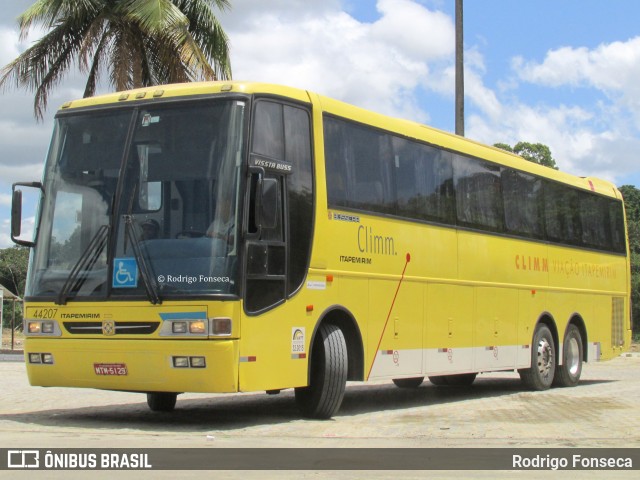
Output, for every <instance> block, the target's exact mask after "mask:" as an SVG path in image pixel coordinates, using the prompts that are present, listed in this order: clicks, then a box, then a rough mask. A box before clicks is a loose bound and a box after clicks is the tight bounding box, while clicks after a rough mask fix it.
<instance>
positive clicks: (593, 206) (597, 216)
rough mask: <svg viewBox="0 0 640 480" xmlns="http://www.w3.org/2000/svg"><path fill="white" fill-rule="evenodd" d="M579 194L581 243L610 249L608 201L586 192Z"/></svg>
mask: <svg viewBox="0 0 640 480" xmlns="http://www.w3.org/2000/svg"><path fill="white" fill-rule="evenodd" d="M579 196H580V223H581V227H582V243H583V244H584V245H585V246H587V247H592V248H600V249H611V247H612V245H611V229H610V225H611V224H610V222H609V221H608V220H609V219H608V217H609V208H608V207H609V206H608V203H609V202H608V201H607V200H605V199H604V198H602V197H597V196H595V195H591V194H589V193H587V192H580V193H579Z"/></svg>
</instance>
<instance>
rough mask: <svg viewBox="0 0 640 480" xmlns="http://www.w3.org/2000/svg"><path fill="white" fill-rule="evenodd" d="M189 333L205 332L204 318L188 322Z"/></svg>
mask: <svg viewBox="0 0 640 480" xmlns="http://www.w3.org/2000/svg"><path fill="white" fill-rule="evenodd" d="M189 333H201V334H202V333H207V324H206V323H205V322H204V320H196V321H195V322H189Z"/></svg>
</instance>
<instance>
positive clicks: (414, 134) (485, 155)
mask: <svg viewBox="0 0 640 480" xmlns="http://www.w3.org/2000/svg"><path fill="white" fill-rule="evenodd" d="M231 92H233V93H245V94H248V95H250V94H256V93H260V94H267V95H274V96H282V97H286V98H291V99H294V100H297V101H300V102H305V103H309V102H312V103H317V104H318V105H319V106H320V108H321V109H322V111H324V112H327V113H330V114H333V115H337V116H341V117H345V118H348V119H352V120H354V121H356V122H360V123H364V124H367V125H371V126H373V127H377V128H380V129H383V130H388V131H391V132H395V133H397V134H399V135H402V136H405V137H408V138H413V139H416V140H420V141H423V142H427V143H430V144H433V145H437V146H439V147H442V148H445V149H448V150H452V151H457V152H460V153H464V154H467V155H471V156H474V157H478V158H482V159H485V160H488V161H490V162H494V163H497V164H501V165H504V166H507V167H511V168H515V169H517V170H521V171H525V172H528V173H531V174H535V175H538V176H541V177H545V178H549V179H551V180H555V181H558V182H562V183H564V184H568V185H572V186H575V187H577V188H581V189H584V190H591V191H595V192H597V193H600V194H602V195H606V196H609V197H615V198H622V195H621V194H620V192H619V191H618V189H617V188H616V186H615V185H614V184H613V183H611V182H608V181H606V180H602V179H597V178H592V177H577V176H575V175H571V174H569V173H565V172H561V171H559V170H554V169H552V168H549V167H544V166H542V165H538V164H536V163H533V162H529V161H527V160H525V159H523V158H522V157H520V156H519V155H516V154H513V153H510V152H507V151H505V150H501V149H499V148H496V147H492V146H488V145H485V144H482V143H480V142H477V141H474V140H470V139H468V138H464V137H460V136H458V135H455V134H453V133H449V132H445V131H443V130H438V129H436V128H433V127H429V126H426V125H423V124H420V123H417V122H412V121H409V120H403V119H399V118H394V117H390V116H387V115H383V114H380V113H375V112H373V111H370V110H366V109H363V108H360V107H356V106H354V105H351V104H348V103H345V102H342V101H339V100H335V99H332V98H329V97H325V96H322V95H317V94H313V93H311V92H307V91H305V90H301V89H298V88H293V87H287V86H283V85H275V84H270V83H261V82H242V81H218V82H191V83H178V84H168V85H160V86H151V87H144V88H139V89H134V90H128V91H124V92H115V93H108V94H105V95H99V96H95V97H88V98H83V99H79V100H73V101H70V102H66V103H65V104H63V105H62V106H61V108H60V110H61V111H65V110H71V109H75V108H86V107H94V106H106V105H110V104H118V103H126V102H131V101H137V102H140V101H146V100H148V101H153V100H157V99H160V98H162V99H166V98H175V97H186V96H197V95H212V94H219V93H231ZM314 98H315V99H316V101H315V102H314V101H313V99H314Z"/></svg>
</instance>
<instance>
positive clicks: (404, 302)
mask: <svg viewBox="0 0 640 480" xmlns="http://www.w3.org/2000/svg"><path fill="white" fill-rule="evenodd" d="M399 282H400V279H398V280H371V281H370V283H369V287H370V290H369V304H370V306H371V317H370V320H369V340H368V350H369V351H372V352H376V353H377V354H376V357H375V363H374V365H373V369H372V371H371V377H370V378H374V377H375V378H398V377H400V376H411V375H413V376H419V375H421V374H422V363H423V362H422V355H423V351H422V338H423V322H422V319H423V318H424V314H423V310H422V308H423V305H424V300H423V292H424V289H423V287H422V285H421V284H420V283H418V282H409V281H404V282H403V283H402V285H399ZM396 292H397V294H396ZM378 343H379V344H380V346H379V347H378ZM376 349H377V350H376ZM372 356H373V354H372Z"/></svg>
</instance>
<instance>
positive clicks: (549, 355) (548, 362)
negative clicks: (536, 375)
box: [538, 338, 554, 377]
mask: <svg viewBox="0 0 640 480" xmlns="http://www.w3.org/2000/svg"><path fill="white" fill-rule="evenodd" d="M553 367H554V361H553V348H552V347H551V344H550V343H549V342H548V341H547V339H546V338H543V339H541V340H540V341H539V342H538V372H540V375H541V376H543V377H546V376H548V375H549V373H550V372H551V370H552V369H553Z"/></svg>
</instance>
